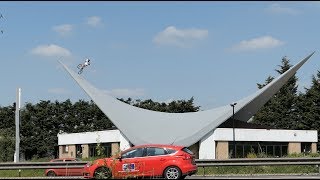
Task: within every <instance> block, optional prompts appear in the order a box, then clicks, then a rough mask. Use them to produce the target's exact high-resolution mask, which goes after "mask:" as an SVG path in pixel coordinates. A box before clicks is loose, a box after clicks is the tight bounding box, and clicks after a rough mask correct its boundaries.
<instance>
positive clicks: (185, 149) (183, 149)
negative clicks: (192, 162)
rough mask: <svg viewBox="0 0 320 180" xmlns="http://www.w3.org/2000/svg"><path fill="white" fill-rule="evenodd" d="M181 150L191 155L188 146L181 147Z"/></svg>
mask: <svg viewBox="0 0 320 180" xmlns="http://www.w3.org/2000/svg"><path fill="white" fill-rule="evenodd" d="M182 151H184V152H186V153H188V154H191V155H193V152H192V151H190V149H188V148H186V147H184V148H182Z"/></svg>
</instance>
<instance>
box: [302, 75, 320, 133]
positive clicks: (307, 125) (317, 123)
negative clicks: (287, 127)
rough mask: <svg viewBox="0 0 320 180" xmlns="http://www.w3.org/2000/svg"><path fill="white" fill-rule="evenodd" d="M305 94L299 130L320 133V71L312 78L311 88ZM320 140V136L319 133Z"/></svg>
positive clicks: (303, 95)
mask: <svg viewBox="0 0 320 180" xmlns="http://www.w3.org/2000/svg"><path fill="white" fill-rule="evenodd" d="M305 89H306V92H305V94H302V95H300V101H299V102H300V103H299V109H300V111H301V116H300V121H299V123H298V125H297V126H298V128H299V129H317V130H318V132H319V131H320V71H318V72H317V74H316V76H315V75H313V76H312V82H311V87H310V88H305ZM318 139H320V134H319V133H318Z"/></svg>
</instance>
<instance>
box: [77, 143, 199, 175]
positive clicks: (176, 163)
mask: <svg viewBox="0 0 320 180" xmlns="http://www.w3.org/2000/svg"><path fill="white" fill-rule="evenodd" d="M196 172H197V165H196V164H195V156H194V154H193V153H192V151H190V150H189V149H188V148H186V147H183V146H174V145H159V144H148V145H139V146H134V147H131V148H129V149H127V150H125V151H123V152H121V153H120V155H117V156H114V157H113V158H103V159H97V160H95V161H93V163H88V164H87V165H85V167H84V169H83V176H84V177H85V178H96V179H99V178H101V177H105V178H110V177H113V178H130V177H149V178H153V177H164V178H166V179H182V178H185V177H186V176H187V175H192V174H195V173H196Z"/></svg>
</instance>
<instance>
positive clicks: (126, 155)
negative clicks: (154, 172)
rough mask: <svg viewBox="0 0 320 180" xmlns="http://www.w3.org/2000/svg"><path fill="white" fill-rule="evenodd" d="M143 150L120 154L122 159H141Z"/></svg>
mask: <svg viewBox="0 0 320 180" xmlns="http://www.w3.org/2000/svg"><path fill="white" fill-rule="evenodd" d="M143 149H144V148H137V149H133V150H131V151H128V152H126V153H124V154H122V158H134V157H142V156H143Z"/></svg>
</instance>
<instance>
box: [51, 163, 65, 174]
mask: <svg viewBox="0 0 320 180" xmlns="http://www.w3.org/2000/svg"><path fill="white" fill-rule="evenodd" d="M51 162H63V159H55V160H52V161H51ZM52 169H53V170H54V171H55V173H56V174H57V175H58V176H62V175H64V174H65V169H63V168H57V169H56V168H52Z"/></svg>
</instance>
